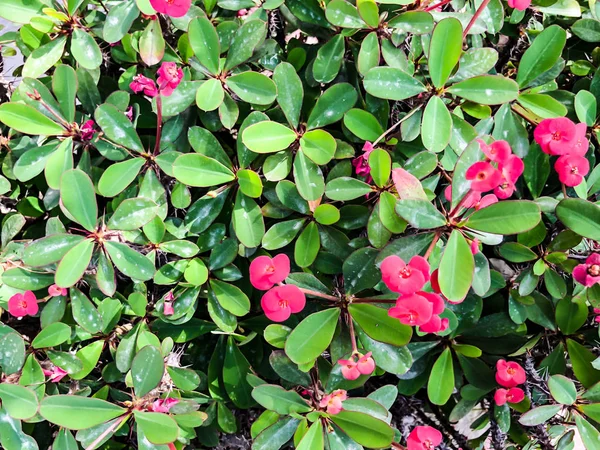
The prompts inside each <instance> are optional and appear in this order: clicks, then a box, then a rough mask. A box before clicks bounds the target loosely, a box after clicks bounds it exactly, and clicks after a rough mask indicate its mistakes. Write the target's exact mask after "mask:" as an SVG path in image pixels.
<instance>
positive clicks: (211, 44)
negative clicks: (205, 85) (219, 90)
mask: <svg viewBox="0 0 600 450" xmlns="http://www.w3.org/2000/svg"><path fill="white" fill-rule="evenodd" d="M188 37H189V40H190V45H191V47H192V50H193V51H194V54H195V55H196V57H197V58H198V61H200V64H202V65H203V66H204V67H206V68H207V69H208V71H209V72H210V73H211V74H213V75H218V74H219V59H220V55H221V45H220V43H219V36H218V35H217V30H215V27H214V26H213V24H212V23H211V21H210V20H209V19H208V18H206V17H204V16H201V17H197V18H195V19H194V20H192V21H191V22H190V25H189V32H188Z"/></svg>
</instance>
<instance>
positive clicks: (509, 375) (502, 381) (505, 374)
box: [496, 359, 526, 388]
mask: <svg viewBox="0 0 600 450" xmlns="http://www.w3.org/2000/svg"><path fill="white" fill-rule="evenodd" d="M525 379H526V376H525V370H523V368H522V367H521V366H520V365H519V363H517V362H514V361H508V362H507V361H504V360H503V359H499V360H498V362H497V363H496V381H497V382H498V384H499V385H500V386H504V387H506V388H512V387H515V386H518V385H519V384H523V383H525Z"/></svg>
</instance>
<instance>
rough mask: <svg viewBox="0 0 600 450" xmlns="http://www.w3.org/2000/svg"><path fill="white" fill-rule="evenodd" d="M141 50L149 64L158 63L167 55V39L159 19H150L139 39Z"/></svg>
mask: <svg viewBox="0 0 600 450" xmlns="http://www.w3.org/2000/svg"><path fill="white" fill-rule="evenodd" d="M139 49H140V50H139V52H140V56H141V58H142V61H144V63H145V64H146V65H147V66H154V65H155V64H158V63H159V62H160V61H161V60H162V59H163V56H164V55H165V40H164V38H163V32H162V29H161V28H160V21H159V20H150V21H149V22H148V25H147V26H146V28H145V29H144V31H143V32H142V34H141V36H140V40H139Z"/></svg>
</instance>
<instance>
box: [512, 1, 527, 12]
mask: <svg viewBox="0 0 600 450" xmlns="http://www.w3.org/2000/svg"><path fill="white" fill-rule="evenodd" d="M507 3H508V6H510V7H511V8H515V9H516V10H518V11H525V10H526V9H527V8H529V5H531V0H508V2H507Z"/></svg>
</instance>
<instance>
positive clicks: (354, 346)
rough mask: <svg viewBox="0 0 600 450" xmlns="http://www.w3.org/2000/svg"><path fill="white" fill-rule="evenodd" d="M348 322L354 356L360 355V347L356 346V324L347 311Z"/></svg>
mask: <svg viewBox="0 0 600 450" xmlns="http://www.w3.org/2000/svg"><path fill="white" fill-rule="evenodd" d="M346 322H347V323H348V329H349V330H350V342H351V343H352V354H353V355H355V354H356V353H358V347H357V346H356V334H355V333H354V322H352V316H351V315H350V313H349V312H348V311H346Z"/></svg>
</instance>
